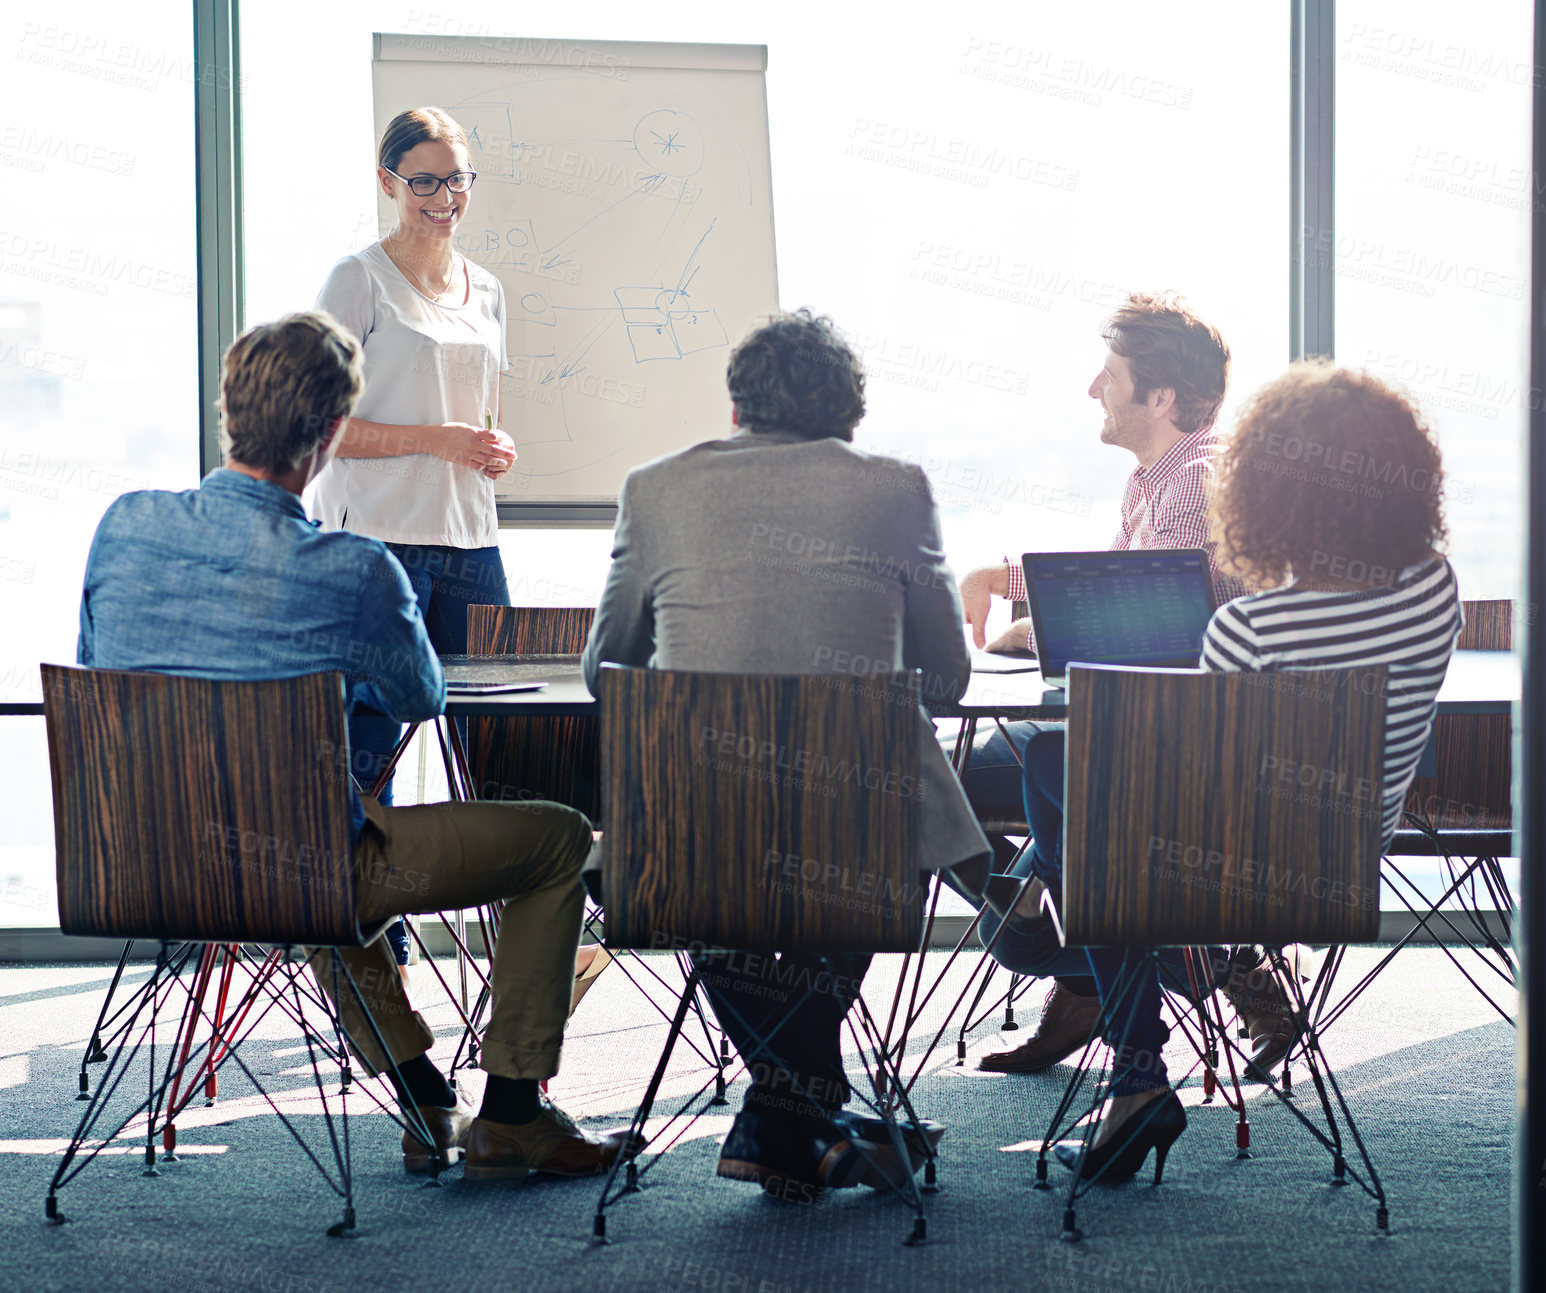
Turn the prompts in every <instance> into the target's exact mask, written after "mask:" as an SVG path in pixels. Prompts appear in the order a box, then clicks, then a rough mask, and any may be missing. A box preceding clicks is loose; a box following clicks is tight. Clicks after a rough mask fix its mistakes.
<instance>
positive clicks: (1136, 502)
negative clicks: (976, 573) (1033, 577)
mask: <svg viewBox="0 0 1546 1293" xmlns="http://www.w3.org/2000/svg"><path fill="white" fill-rule="evenodd" d="M1218 450H1219V440H1218V438H1217V437H1216V436H1215V435H1214V434H1213V431H1212V429H1211V428H1204V429H1203V430H1201V431H1193V432H1192V433H1191V434H1190V435H1184V436H1182V437H1181V438H1180V439H1179V440H1177V441H1176V442H1175V444H1173V445H1171V446H1170V448H1169V449H1167V450H1166V451H1165V453H1164V454H1163V455H1162V456H1161V457H1160V459H1159V461H1158V462H1156V463H1155V464H1154V465H1153V466H1152V467H1138V468H1135V469H1134V471H1133V474H1132V475H1131V476H1129V477H1128V478H1127V486H1126V488H1124V489H1123V490H1122V529H1121V530H1120V531H1119V532H1118V534H1117V536H1116V538H1114V539H1113V540H1112V541H1111V547H1112V549H1113V550H1114V551H1118V552H1125V551H1127V550H1128V549H1130V548H1136V549H1140V550H1141V549H1146V548H1205V549H1206V550H1207V553H1208V561H1209V563H1210V565H1212V568H1213V591H1214V594H1215V596H1216V597H1217V599H1218V603H1219V605H1220V606H1222V605H1223V604H1224V603H1225V602H1227V601H1232V600H1233V599H1234V598H1236V597H1239V596H1241V594H1243V593H1244V592H1245V585H1244V584H1242V583H1241V582H1240V580H1238V579H1234V578H1232V577H1230V576H1228V575H1223V574H1220V573H1219V568H1218V564H1217V562H1216V561H1215V560H1214V544H1213V539H1212V537H1211V536H1210V534H1209V533H1208V491H1209V489H1210V488H1211V487H1212V484H1213V457H1214V455H1215V454H1216V453H1217V452H1218ZM1004 564H1005V565H1006V566H1007V567H1008V568H1009V600H1010V601H1012V602H1022V601H1024V600H1025V572H1024V570H1023V569H1022V568H1021V566H1020V563H1019V562H1015V561H1010V560H1009V559H1008V558H1007V557H1006V558H1005V559H1004ZM1026 645H1027V646H1029V647H1030V648H1031V649H1032V650H1035V643H1034V642H1032V641H1031V640H1030V634H1029V633H1027V635H1026Z"/></svg>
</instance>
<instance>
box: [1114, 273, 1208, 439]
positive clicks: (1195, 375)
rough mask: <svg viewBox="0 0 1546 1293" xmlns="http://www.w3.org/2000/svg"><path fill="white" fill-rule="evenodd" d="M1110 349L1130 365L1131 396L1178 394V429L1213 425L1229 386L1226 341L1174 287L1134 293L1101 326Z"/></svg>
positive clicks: (1196, 428)
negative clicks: (1153, 392) (1159, 392)
mask: <svg viewBox="0 0 1546 1293" xmlns="http://www.w3.org/2000/svg"><path fill="white" fill-rule="evenodd" d="M1101 338H1102V339H1103V340H1104V341H1105V343H1106V344H1107V345H1108V346H1110V347H1111V353H1112V354H1114V355H1121V356H1122V358H1123V359H1125V360H1127V362H1128V364H1129V365H1130V366H1131V367H1132V370H1133V400H1134V402H1136V403H1139V404H1141V403H1142V402H1143V401H1144V399H1145V397H1146V396H1147V395H1148V394H1149V392H1150V391H1153V390H1163V389H1165V388H1166V387H1168V388H1169V389H1171V390H1173V391H1174V392H1175V393H1176V412H1175V418H1176V428H1177V429H1178V430H1180V431H1185V432H1187V433H1190V432H1193V431H1201V430H1202V429H1203V428H1204V427H1210V426H1212V425H1213V422H1214V419H1215V418H1217V417H1218V415H1219V408H1220V407H1221V406H1222V405H1223V403H1224V392H1225V390H1226V389H1227V388H1228V386H1229V346H1228V344H1227V343H1226V342H1225V340H1224V338H1223V336H1222V335H1221V334H1220V333H1219V330H1218V329H1217V328H1215V327H1214V326H1213V325H1212V324H1209V323H1205V322H1203V320H1202V319H1200V318H1199V317H1198V316H1197V314H1196V313H1195V312H1194V311H1193V310H1192V308H1191V306H1189V305H1187V303H1186V302H1185V301H1184V300H1182V299H1181V298H1180V297H1179V296H1177V295H1176V294H1175V293H1174V292H1133V293H1132V294H1131V295H1129V296H1128V298H1127V301H1126V302H1125V303H1124V304H1123V306H1122V308H1121V309H1120V310H1118V311H1117V312H1116V313H1115V314H1113V315H1112V316H1111V317H1110V318H1109V319H1107V320H1106V322H1105V324H1104V325H1103V326H1102V327H1101Z"/></svg>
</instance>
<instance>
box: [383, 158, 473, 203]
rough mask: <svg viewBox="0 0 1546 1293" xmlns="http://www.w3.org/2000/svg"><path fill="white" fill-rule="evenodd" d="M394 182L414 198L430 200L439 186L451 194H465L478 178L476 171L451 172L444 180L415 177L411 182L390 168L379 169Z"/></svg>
mask: <svg viewBox="0 0 1546 1293" xmlns="http://www.w3.org/2000/svg"><path fill="white" fill-rule="evenodd" d="M381 169H382V170H384V171H385V172H386V173H387V174H388V175H390V176H391V177H392V178H393V179H395V180H401V181H402V182H403V183H404V184H406V185H407V186H408V190H409V192H411V193H412V194H413V195H414V197H418V198H432V197H434V196H435V194H437V193H439V192H440V186H441V185H442V184H444V185H445V186H446V188H447V189H449V190H450V191H451V192H452V193H465V192H467V190H468V189H470V188H471V187H472V182H473V181H474V180H475V179H477V178H478V172H477V171H452V172H451V174H449V175H447V176H446V177H445V178H444V179H437V178H436V177H435V176H433V175H415V176H414V177H413V178H412V179H411V180H410V179H409V178H408V177H407V176H406V175H399V174H398V173H397V172H396V171H394V170H393V169H392V168H391V167H390V166H383V167H382V168H381Z"/></svg>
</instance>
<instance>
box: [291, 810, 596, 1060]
mask: <svg viewBox="0 0 1546 1293" xmlns="http://www.w3.org/2000/svg"><path fill="white" fill-rule="evenodd" d="M360 799H361V802H362V803H363V804H364V807H365V816H366V819H367V820H366V822H365V826H364V829H363V830H362V831H361V833H360V839H359V843H358V844H357V845H356V846H355V850H354V870H355V883H356V887H357V907H358V911H359V920H360V927H361V928H362V929H369V928H370V927H371V926H374V925H379V924H380V923H382V922H383V921H386V920H390V919H391V918H392V917H394V916H405V915H409V914H411V913H415V912H435V911H455V910H459V909H461V908H464V907H476V906H478V905H480V904H483V903H489V902H494V901H496V900H501V899H502V900H503V901H504V904H505V908H504V914H503V916H501V917H500V921H499V940H498V942H497V944H496V945H495V948H494V964H493V968H492V970H491V972H490V974H489V981H490V983H491V985H492V1000H491V1002H490V1011H489V1022H488V1031H487V1033H486V1034H485V1036H484V1039H483V1047H482V1059H483V1068H484V1069H485V1070H487V1071H488V1072H490V1073H497V1074H498V1075H499V1076H501V1077H507V1078H534V1079H536V1080H537V1081H539V1082H540V1081H545V1080H546V1079H548V1078H550V1077H552V1076H553V1075H554V1074H555V1073H557V1072H558V1054H559V1049H560V1047H561V1046H562V1044H563V1038H564V1023H565V1021H566V1020H567V1019H568V1017H569V997H570V993H571V991H572V989H573V985H574V954H575V948H576V947H577V946H578V944H579V941H580V923H581V919H582V916H583V913H584V902H585V890H584V886H583V885H582V884H581V883H580V865H581V863H583V862H584V861H585V857H586V855H587V854H588V853H589V851H590V847H591V828H590V822H589V821H588V820H587V819H586V817H585V815H584V814H583V813H579V812H576V811H575V810H574V809H572V808H565V807H563V806H562V805H561V804H552V803H544V802H528V803H494V802H487V803H452V804H419V805H414V806H411V807H405V808H383V807H382V806H381V805H380V804H378V803H377V802H376V801H375V800H374V799H372V798H370V797H369V796H368V795H362V796H360ZM334 955H335V952H334V951H333V950H332V949H330V948H316V949H314V950H313V951H312V952H311V956H310V962H311V967H312V969H313V971H314V972H315V973H316V976H317V982H318V983H319V984H320V985H321V987H322V990H323V991H324V992H326V993H327V994H328V995H329V997H331V998H332V999H333V1002H334V1005H335V1006H336V1007H337V1009H338V1012H339V1015H340V1017H341V1018H342V1020H343V1025H344V1030H345V1032H346V1033H347V1034H348V1037H349V1041H350V1044H351V1049H352V1050H353V1051H354V1053H355V1054H356V1056H358V1057H359V1059H360V1060H361V1061H362V1062H363V1063H364V1064H365V1065H366V1067H367V1068H369V1069H370V1070H371V1071H373V1072H381V1071H382V1070H384V1069H386V1068H389V1067H390V1064H389V1062H388V1060H387V1057H386V1055H385V1054H383V1053H382V1050H381V1047H380V1046H379V1045H378V1044H377V1042H376V1038H375V1034H374V1033H373V1032H372V1030H371V1027H370V1024H369V1022H367V1020H366V1018H365V1016H364V1014H363V1013H362V1011H361V1010H360V1006H359V1002H358V1000H357V999H356V997H355V994H354V992H353V991H351V989H350V988H349V983H348V980H347V979H346V978H345V977H344V975H343V973H342V970H341V969H340V970H338V975H337V977H338V983H337V985H336V990H335V984H334V971H335V966H334V961H333V958H334ZM336 955H337V956H338V957H339V959H340V960H342V962H343V963H344V964H345V965H347V966H348V968H349V973H350V974H351V975H353V977H354V982H355V985H356V986H357V987H358V989H359V994H360V996H361V997H363V998H364V1001H365V1003H366V1005H367V1006H368V1007H369V1008H370V1013H371V1016H372V1017H373V1018H374V1019H375V1021H376V1027H377V1028H378V1029H379V1030H380V1032H381V1037H382V1039H383V1040H384V1041H385V1042H386V1045H387V1049H388V1050H389V1051H390V1052H391V1055H392V1058H393V1059H394V1060H396V1061H397V1062H398V1063H401V1062H403V1061H404V1060H408V1059H412V1058H413V1057H414V1056H415V1055H422V1054H423V1053H424V1052H425V1051H427V1050H429V1048H430V1047H431V1046H432V1045H433V1044H434V1041H435V1035H434V1033H432V1032H431V1031H430V1028H429V1025H427V1024H426V1023H425V1022H424V1020H423V1019H422V1018H421V1017H420V1015H419V1013H418V1011H416V1010H414V1009H413V1007H412V1006H410V1005H409V1004H408V998H407V995H406V994H405V993H404V992H403V985H402V980H401V979H400V978H399V977H398V972H397V965H396V962H394V961H393V959H392V953H391V950H390V949H389V948H388V947H387V943H386V940H385V939H384V938H377V939H376V940H375V942H373V943H371V944H370V946H369V947H354V948H339V949H338V950H337V953H336Z"/></svg>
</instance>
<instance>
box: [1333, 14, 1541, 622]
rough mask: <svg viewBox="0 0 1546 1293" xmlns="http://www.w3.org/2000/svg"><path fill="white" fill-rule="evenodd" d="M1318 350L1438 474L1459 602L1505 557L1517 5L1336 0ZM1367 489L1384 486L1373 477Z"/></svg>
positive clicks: (1522, 61)
mask: <svg viewBox="0 0 1546 1293" xmlns="http://www.w3.org/2000/svg"><path fill="white" fill-rule="evenodd" d="M1337 27H1338V30H1337V138H1336V156H1337V162H1336V165H1337V175H1336V208H1337V209H1336V230H1335V233H1334V234H1333V235H1331V236H1330V237H1324V238H1321V239H1319V243H1320V246H1319V247H1318V248H1317V250H1318V251H1319V252H1320V254H1329V253H1333V252H1334V254H1335V257H1336V262H1335V263H1336V351H1337V358H1338V359H1339V360H1340V361H1341V362H1343V363H1346V364H1351V365H1355V366H1358V367H1364V368H1368V369H1369V370H1370V371H1372V372H1374V373H1377V374H1379V375H1381V376H1383V377H1386V378H1388V379H1390V380H1392V381H1395V382H1397V383H1399V384H1401V385H1402V386H1404V387H1406V388H1407V389H1408V390H1409V391H1410V392H1411V394H1412V395H1413V396H1415V397H1416V399H1417V402H1418V403H1419V405H1420V406H1421V407H1422V409H1423V411H1424V412H1425V413H1426V414H1427V416H1428V419H1429V421H1430V422H1431V424H1432V425H1433V427H1434V429H1435V431H1436V433H1437V435H1438V438H1439V443H1440V446H1441V447H1442V449H1443V452H1444V464H1445V469H1446V471H1447V473H1448V477H1449V479H1448V482H1447V485H1446V488H1445V512H1446V514H1447V519H1448V522H1449V531H1450V551H1451V554H1452V558H1453V561H1454V565H1455V570H1456V573H1457V574H1458V575H1459V578H1460V587H1461V592H1462V594H1463V595H1464V596H1465V597H1468V598H1479V597H1480V598H1491V597H1516V596H1517V590H1518V587H1519V583H1520V579H1521V577H1522V570H1521V567H1520V536H1521V534H1522V533H1523V528H1524V525H1523V517H1524V495H1523V481H1524V471H1523V465H1524V431H1525V418H1526V415H1527V410H1528V408H1529V407H1530V402H1531V399H1532V398H1535V399H1538V398H1539V392H1534V393H1532V392H1531V391H1530V389H1529V386H1530V383H1529V378H1528V377H1527V375H1526V374H1527V373H1528V370H1529V351H1528V344H1529V342H1528V310H1529V305H1528V298H1529V284H1530V243H1529V238H1530V223H1529V222H1530V206H1531V203H1532V202H1540V201H1542V199H1543V195H1542V193H1541V190H1540V181H1539V179H1538V178H1535V179H1532V177H1531V173H1530V94H1531V79H1532V76H1533V75H1535V74H1536V69H1535V68H1534V67H1533V65H1532V63H1531V56H1530V48H1531V44H1530V40H1531V7H1530V6H1529V5H1528V4H1524V3H1507V4H1502V3H1499V4H1485V5H1470V6H1467V7H1465V8H1463V9H1461V8H1456V7H1455V6H1453V5H1449V4H1440V3H1436V2H1435V0H1423V2H1422V3H1410V2H1408V0H1399V2H1398V0H1343V3H1341V4H1339V5H1338V6H1337ZM1369 483H1370V484H1371V486H1372V487H1374V488H1382V487H1386V486H1391V485H1393V484H1394V482H1385V483H1384V485H1382V484H1381V482H1380V481H1379V480H1378V479H1371V481H1370V482H1369Z"/></svg>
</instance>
